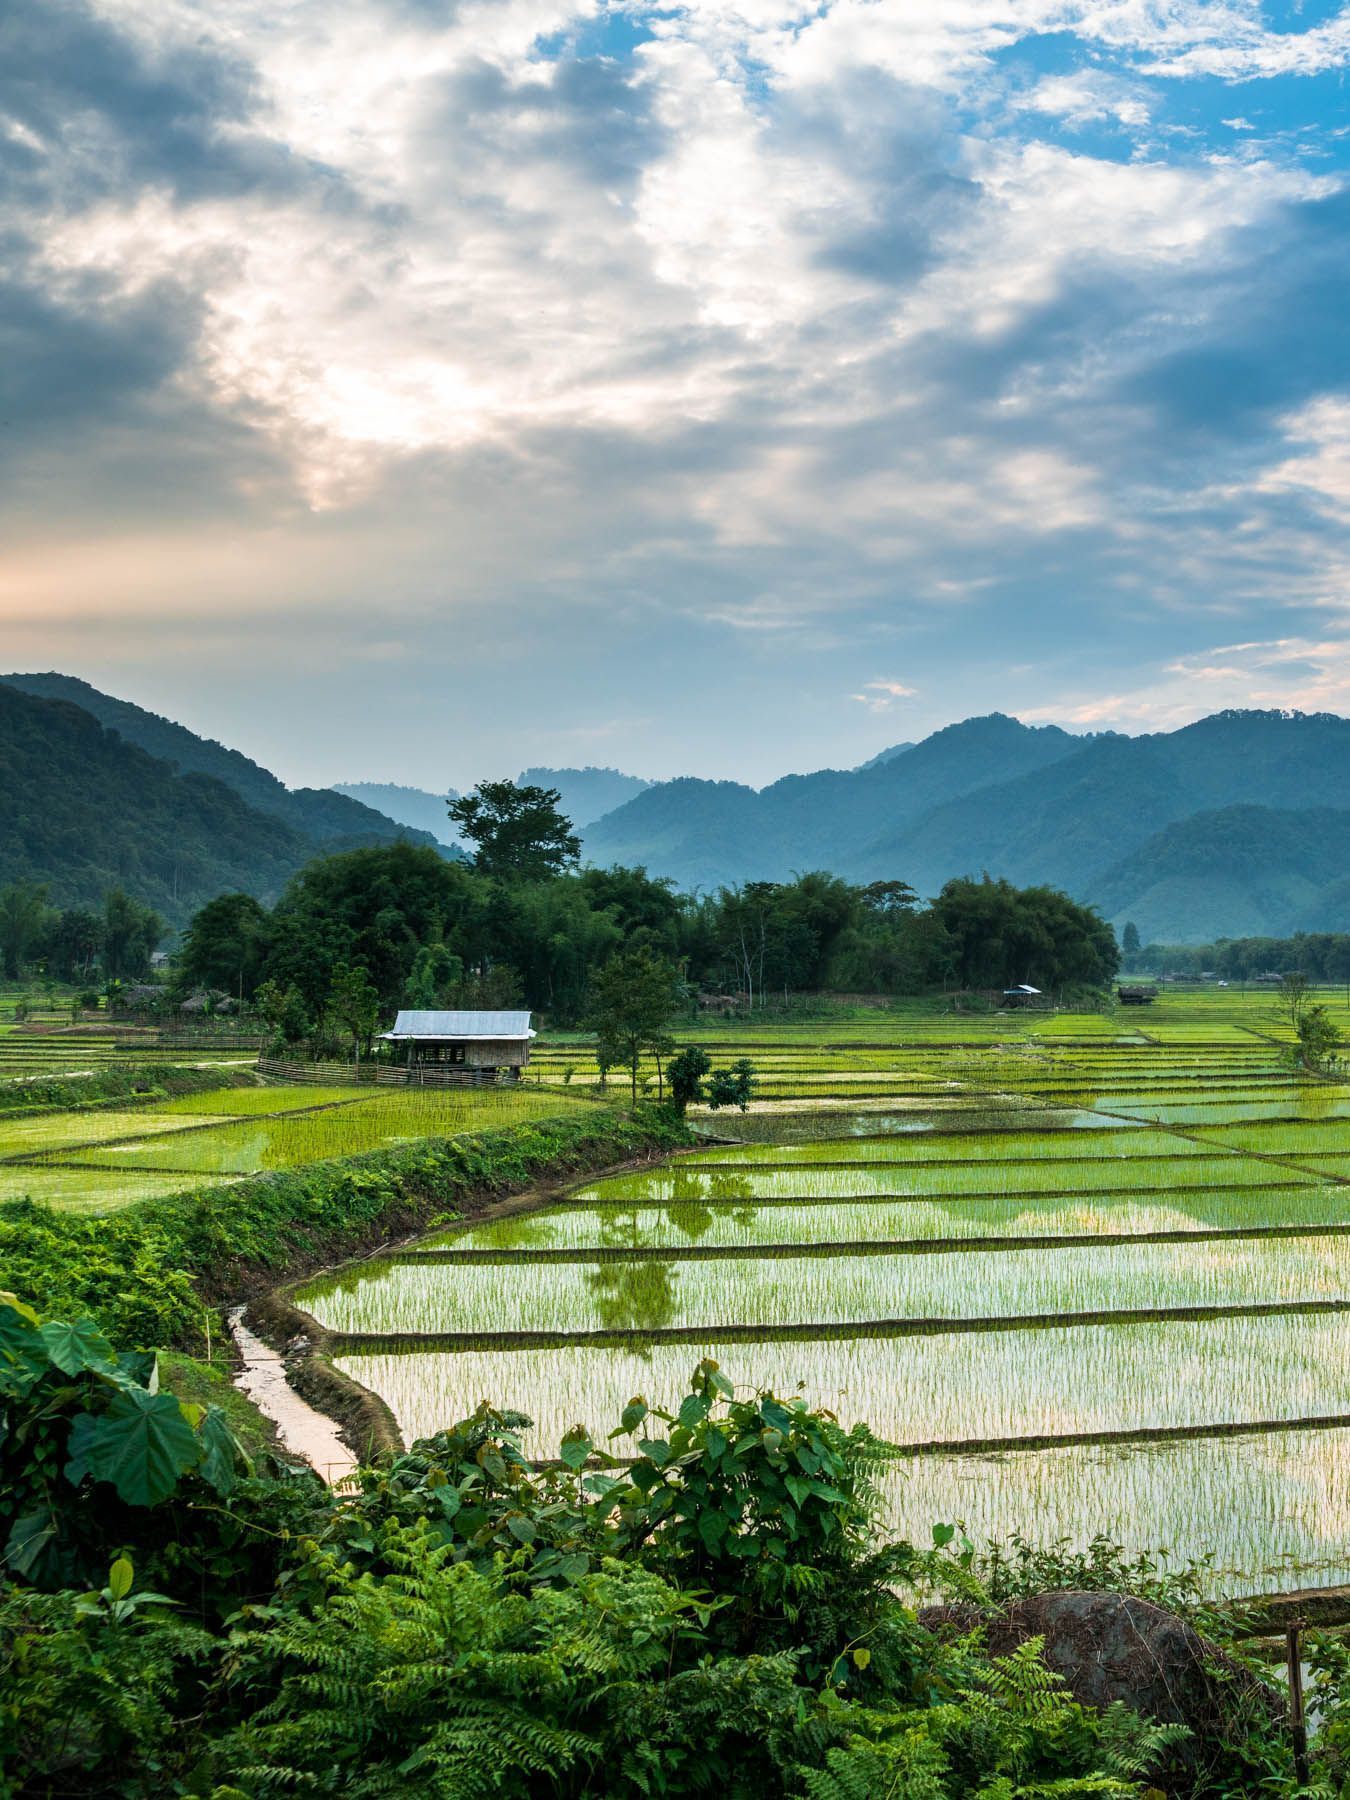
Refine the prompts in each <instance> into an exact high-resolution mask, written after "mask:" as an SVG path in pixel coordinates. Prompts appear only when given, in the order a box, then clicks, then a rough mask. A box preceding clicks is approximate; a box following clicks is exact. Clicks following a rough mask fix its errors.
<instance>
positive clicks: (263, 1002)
mask: <svg viewBox="0 0 1350 1800" xmlns="http://www.w3.org/2000/svg"><path fill="white" fill-rule="evenodd" d="M253 998H254V1005H255V1006H256V1007H257V1009H258V1011H259V1013H260V1014H261V1015H262V1017H263V1020H264V1022H265V1023H266V1024H267V1025H269V1026H270V1027H271V1031H272V1035H273V1037H274V1038H279V1039H280V1040H281V1042H282V1043H283V1044H298V1043H299V1042H300V1041H301V1039H302V1038H305V1037H308V1036H309V1031H310V1017H309V1014H308V1013H307V1012H306V1010H305V1000H304V996H303V994H301V992H300V990H299V988H298V987H294V986H292V987H286V988H283V987H282V986H281V984H280V983H279V982H276V981H264V982H263V984H262V986H261V987H260V988H259V989H258V991H257V993H256V994H255V995H254V997H253Z"/></svg>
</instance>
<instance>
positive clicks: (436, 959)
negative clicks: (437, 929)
mask: <svg viewBox="0 0 1350 1800" xmlns="http://www.w3.org/2000/svg"><path fill="white" fill-rule="evenodd" d="M463 978H464V964H463V963H462V962H461V961H460V959H459V958H458V957H457V956H456V955H454V954H453V952H452V951H450V950H449V949H447V948H446V945H445V944H444V942H443V941H442V939H441V937H440V934H439V933H438V934H437V935H436V936H435V937H434V938H433V939H432V941H431V942H430V943H429V944H423V945H422V947H421V949H420V950H419V951H418V952H417V955H416V956H415V957H414V958H413V966H412V969H411V971H410V972H409V975H408V979H407V981H406V982H405V983H404V987H403V998H404V999H405V1000H406V1001H407V1003H408V1005H409V1006H411V1007H413V1008H415V1009H416V1010H418V1011H420V1012H430V1011H432V1010H433V1009H434V1008H435V1007H437V1006H443V1005H444V1004H445V995H446V993H447V991H448V990H449V989H450V988H452V987H455V986H457V985H458V983H459V982H460V981H462V980H463Z"/></svg>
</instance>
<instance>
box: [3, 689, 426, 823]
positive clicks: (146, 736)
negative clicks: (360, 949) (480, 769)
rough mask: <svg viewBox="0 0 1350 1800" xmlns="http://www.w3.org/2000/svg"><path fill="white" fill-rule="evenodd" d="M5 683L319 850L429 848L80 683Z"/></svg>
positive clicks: (332, 797)
mask: <svg viewBox="0 0 1350 1800" xmlns="http://www.w3.org/2000/svg"><path fill="white" fill-rule="evenodd" d="M0 682H4V683H6V684H7V685H8V686H10V687H14V688H21V689H22V690H23V692H24V693H26V694H34V695H36V696H37V697H38V698H39V699H43V700H68V701H70V702H71V703H72V704H73V705H75V706H79V707H83V709H84V711H85V712H87V713H90V714H92V715H93V717H94V718H95V719H97V720H98V722H99V723H100V724H101V725H105V726H107V727H108V728H109V729H110V730H112V731H115V732H117V734H118V735H119V737H122V738H124V739H125V740H126V741H127V743H129V744H135V745H137V746H138V747H139V748H140V749H142V750H145V751H147V752H148V753H149V754H150V755H151V756H156V757H159V758H160V760H161V761H163V762H167V763H170V764H172V765H173V767H174V768H175V769H177V770H178V772H179V773H180V774H184V775H187V774H196V775H211V776H214V777H215V779H216V780H217V781H223V782H224V783H225V785H226V786H227V787H230V788H233V790H234V791H235V793H236V794H238V795H239V797H240V798H241V799H242V800H246V801H247V802H248V804H249V805H250V806H252V807H256V808H257V810H258V811H259V812H264V813H271V814H272V816H273V817H274V818H277V819H281V820H283V821H284V822H285V823H286V824H287V825H289V826H291V827H292V828H293V829H294V830H295V831H298V832H302V833H303V834H304V835H305V836H306V837H309V838H313V839H315V840H316V841H318V842H320V843H333V842H335V841H337V840H339V839H345V840H346V841H347V842H348V843H351V844H356V843H363V844H370V843H389V842H392V841H393V840H394V839H395V838H399V837H408V836H412V837H415V838H417V839H418V840H419V841H423V842H427V841H430V834H426V833H423V832H421V831H417V830H412V831H410V830H409V828H408V826H406V825H405V824H402V823H400V822H398V821H397V820H396V819H394V818H391V817H387V816H386V815H385V814H384V813H382V812H378V811H376V810H375V809H374V808H373V807H372V806H370V805H363V804H362V803H361V801H360V800H359V799H352V798H351V797H350V796H349V795H346V794H342V793H338V792H335V791H334V790H333V789H332V788H288V787H287V786H286V785H285V783H284V782H281V781H278V779H277V778H276V776H275V775H273V774H272V773H271V771H270V770H268V769H264V768H262V767H261V766H260V765H259V764H258V763H255V762H252V761H251V760H250V759H249V758H248V757H247V756H244V755H243V754H242V753H241V752H240V751H238V750H229V749H227V748H226V746H225V745H224V744H218V743H216V741H215V740H214V738H203V737H198V735H197V734H196V732H195V731H189V730H188V729H187V727H186V726H185V725H176V724H175V723H174V722H173V720H172V719H163V718H161V717H160V716H159V714H158V713H152V712H147V711H146V710H145V708H144V707H142V706H134V705H132V703H131V702H130V701H129V700H118V699H115V698H114V696H113V695H111V694H104V693H101V692H100V691H99V690H98V688H96V687H91V686H90V685H89V683H88V682H87V681H80V680H79V679H78V678H77V677H76V676H74V675H58V674H56V673H54V672H52V673H48V674H42V675H0Z"/></svg>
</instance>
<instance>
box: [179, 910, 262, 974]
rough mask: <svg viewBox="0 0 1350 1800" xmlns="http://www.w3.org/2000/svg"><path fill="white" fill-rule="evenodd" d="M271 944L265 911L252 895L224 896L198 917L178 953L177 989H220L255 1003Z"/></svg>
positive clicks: (193, 920) (188, 930)
mask: <svg viewBox="0 0 1350 1800" xmlns="http://www.w3.org/2000/svg"><path fill="white" fill-rule="evenodd" d="M270 943H271V929H270V926H269V923H268V917H267V914H266V912H265V911H264V910H263V908H262V907H261V906H260V905H259V904H258V902H257V901H256V900H255V899H254V898H253V896H252V895H251V894H221V895H219V896H218V897H217V898H216V899H214V900H208V901H207V903H206V905H205V906H204V907H202V909H201V911H200V912H198V913H196V914H194V916H193V919H192V923H191V924H190V925H189V927H188V929H187V931H186V932H185V933H184V936H183V943H182V948H181V949H180V950H179V952H178V957H177V969H176V977H177V979H176V985H177V987H178V988H179V989H180V990H181V991H183V992H191V990H192V989H193V988H198V987H203V988H218V989H222V990H223V991H224V992H225V993H227V994H232V995H234V996H235V997H236V998H237V999H243V1000H251V999H252V998H253V995H254V992H255V990H256V988H257V986H258V982H259V980H260V978H261V975H262V971H263V967H264V965H265V963H266V960H267V953H268V950H269V948H270Z"/></svg>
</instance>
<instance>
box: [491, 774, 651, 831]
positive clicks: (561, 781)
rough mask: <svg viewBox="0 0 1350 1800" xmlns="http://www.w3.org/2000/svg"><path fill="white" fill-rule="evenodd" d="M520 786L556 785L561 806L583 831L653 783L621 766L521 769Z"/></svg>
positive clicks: (546, 786)
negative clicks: (560, 796)
mask: <svg viewBox="0 0 1350 1800" xmlns="http://www.w3.org/2000/svg"><path fill="white" fill-rule="evenodd" d="M516 781H517V783H518V784H519V785H520V786H521V787H545V788H557V790H558V792H559V793H560V794H561V795H562V802H561V804H562V810H563V812H564V813H565V814H566V815H567V817H568V818H569V819H570V820H571V821H572V823H573V824H574V825H575V826H576V828H577V830H578V831H584V830H585V829H586V827H587V826H588V825H593V824H594V823H595V821H596V820H597V819H602V818H603V817H604V816H605V814H606V813H608V812H613V811H614V809H615V807H616V806H623V805H624V804H625V802H627V801H629V800H632V799H634V798H636V796H637V795H638V794H641V793H644V792H645V791H646V789H648V788H649V787H650V786H651V785H652V784H651V782H650V781H644V780H643V779H642V777H641V776H640V775H625V774H624V773H623V772H622V771H621V770H619V769H597V768H593V767H590V766H587V767H586V768H584V769H544V768H539V769H522V770H521V772H520V774H519V775H518V776H517V777H516Z"/></svg>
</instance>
